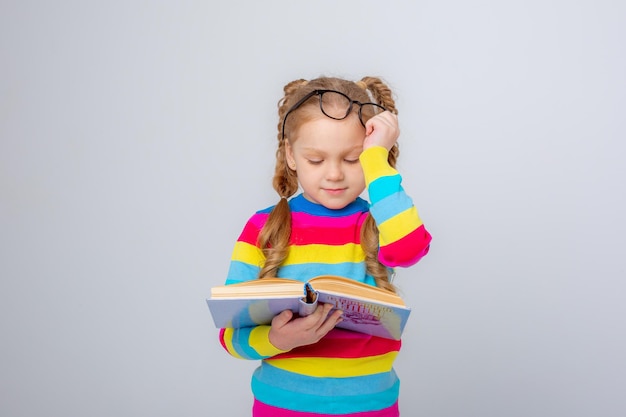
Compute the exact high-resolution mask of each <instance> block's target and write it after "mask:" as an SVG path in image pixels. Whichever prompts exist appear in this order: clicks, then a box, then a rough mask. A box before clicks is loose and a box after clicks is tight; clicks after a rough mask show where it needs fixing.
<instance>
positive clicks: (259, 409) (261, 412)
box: [252, 399, 400, 417]
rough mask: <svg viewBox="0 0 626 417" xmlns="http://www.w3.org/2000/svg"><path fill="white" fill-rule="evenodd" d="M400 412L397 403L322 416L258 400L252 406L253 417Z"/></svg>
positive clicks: (361, 416) (385, 416)
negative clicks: (373, 409)
mask: <svg viewBox="0 0 626 417" xmlns="http://www.w3.org/2000/svg"><path fill="white" fill-rule="evenodd" d="M399 415H400V411H399V409H398V403H397V402H396V403H395V404H394V405H392V406H391V407H388V408H385V409H383V410H376V411H363V412H360V413H350V414H320V413H306V412H302V411H292V410H286V409H284V408H278V407H272V406H271V405H267V404H264V403H262V402H260V401H258V400H256V399H255V400H254V405H253V406H252V417H398V416H399Z"/></svg>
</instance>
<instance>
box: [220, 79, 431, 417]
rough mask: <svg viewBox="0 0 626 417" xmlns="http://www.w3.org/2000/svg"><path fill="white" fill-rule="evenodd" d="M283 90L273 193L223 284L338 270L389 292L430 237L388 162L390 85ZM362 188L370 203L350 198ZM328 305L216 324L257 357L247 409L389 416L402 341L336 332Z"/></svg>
mask: <svg viewBox="0 0 626 417" xmlns="http://www.w3.org/2000/svg"><path fill="white" fill-rule="evenodd" d="M284 93H285V95H284V97H283V98H282V99H281V101H280V102H279V110H278V115H279V123H278V149H277V151H276V168H275V173H274V179H273V185H274V189H275V190H276V191H277V192H278V194H279V195H280V197H281V199H280V201H279V202H278V204H276V205H275V206H273V207H270V208H267V209H265V210H261V211H258V212H257V213H255V214H254V215H253V216H252V217H251V218H250V219H249V221H248V222H247V224H246V225H245V227H244V229H243V232H242V233H241V235H240V236H239V239H238V240H237V242H236V244H235V249H234V251H233V255H232V259H231V264H230V269H229V272H228V277H227V279H226V284H233V283H237V282H242V281H248V280H252V279H259V278H261V279H262V278H264V277H269V276H279V277H288V278H295V279H298V280H302V281H307V280H308V279H310V278H312V277H314V276H317V275H341V276H345V277H349V278H352V279H354V280H357V281H361V282H365V283H368V284H370V285H375V286H379V287H383V288H386V289H388V290H389V291H394V287H393V285H392V284H391V281H390V277H391V275H392V274H393V268H394V267H397V266H401V267H407V266H410V265H413V264H415V263H416V262H417V261H419V260H420V258H421V257H423V256H424V255H426V253H427V252H428V249H429V246H430V241H431V236H430V234H429V233H428V232H427V231H426V229H425V228H424V226H423V224H422V222H421V220H420V218H419V216H418V213H417V210H416V209H415V206H414V205H413V202H412V200H411V198H410V197H408V196H407V195H406V194H405V191H404V189H403V188H402V186H401V177H400V175H399V174H398V172H397V171H396V170H395V168H394V167H395V165H396V160H397V158H398V146H397V144H396V140H397V138H398V136H399V129H398V121H397V116H396V113H397V111H396V108H395V103H394V100H393V98H392V93H391V91H390V89H389V88H388V87H387V85H385V84H384V83H383V82H382V81H381V80H380V79H379V78H374V77H365V78H363V79H362V80H360V81H358V82H356V83H355V82H351V81H347V80H342V79H338V78H328V77H321V78H318V79H315V80H312V81H306V80H297V81H293V82H291V83H289V84H287V85H286V86H285V87H284ZM298 187H300V188H301V189H302V192H301V193H300V194H299V195H297V196H296V197H293V198H291V199H289V198H290V197H292V196H293V195H294V194H295V193H296V192H297V191H298ZM365 189H367V192H368V198H369V200H370V202H369V203H368V202H367V201H365V200H364V199H362V198H361V197H360V195H361V193H362V192H363V191H364V190H365ZM288 199H289V200H288ZM331 307H332V306H331V305H329V304H326V305H320V306H318V308H317V310H316V311H315V312H314V313H313V314H312V315H310V316H307V317H295V316H294V315H293V313H292V312H291V311H283V312H282V313H280V314H278V315H277V316H276V317H274V319H273V321H272V323H271V325H267V326H256V327H250V328H243V329H221V331H220V341H221V343H222V346H223V347H224V349H226V350H227V351H228V352H229V353H230V354H231V355H233V356H235V357H238V358H243V359H251V360H257V359H260V360H261V365H260V367H259V368H257V370H256V371H255V372H254V375H253V377H252V391H253V394H254V406H253V416H255V417H270V416H271V417H291V416H293V417H296V416H298V417H313V416H315V417H321V416H355V417H356V416H358V417H391V416H398V415H399V411H398V392H399V380H398V378H397V376H396V374H395V372H394V370H393V367H392V365H393V361H394V359H395V357H396V356H397V354H398V351H399V350H400V342H399V341H394V340H389V339H383V338H378V337H374V336H368V335H364V334H361V333H355V332H350V331H347V330H342V329H338V328H335V325H336V324H337V323H338V322H339V321H340V320H341V311H335V312H333V313H332V314H331V313H330V310H331Z"/></svg>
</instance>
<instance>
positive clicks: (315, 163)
mask: <svg viewBox="0 0 626 417" xmlns="http://www.w3.org/2000/svg"><path fill="white" fill-rule="evenodd" d="M308 161H309V164H311V165H319V164H321V163H322V160H321V159H320V160H317V159H309V160H308Z"/></svg>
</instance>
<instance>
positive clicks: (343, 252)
mask: <svg viewBox="0 0 626 417" xmlns="http://www.w3.org/2000/svg"><path fill="white" fill-rule="evenodd" d="M320 259H323V260H324V263H329V264H334V263H343V262H361V261H363V260H364V259H365V255H364V254H363V248H362V247H361V245H358V244H354V243H347V244H345V245H338V246H330V245H317V244H314V245H302V246H296V245H293V246H291V247H290V248H289V255H288V256H287V259H286V260H285V265H293V264H304V263H312V262H319V261H320Z"/></svg>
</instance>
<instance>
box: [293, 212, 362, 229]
mask: <svg viewBox="0 0 626 417" xmlns="http://www.w3.org/2000/svg"><path fill="white" fill-rule="evenodd" d="M291 215H292V219H293V224H294V225H298V226H299V227H333V228H334V227H338V228H343V227H353V226H354V224H355V223H357V224H358V225H359V226H360V225H361V224H363V222H364V221H365V216H366V215H367V213H354V214H351V215H349V216H343V217H322V216H313V215H311V214H306V213H301V212H295V213H291Z"/></svg>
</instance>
